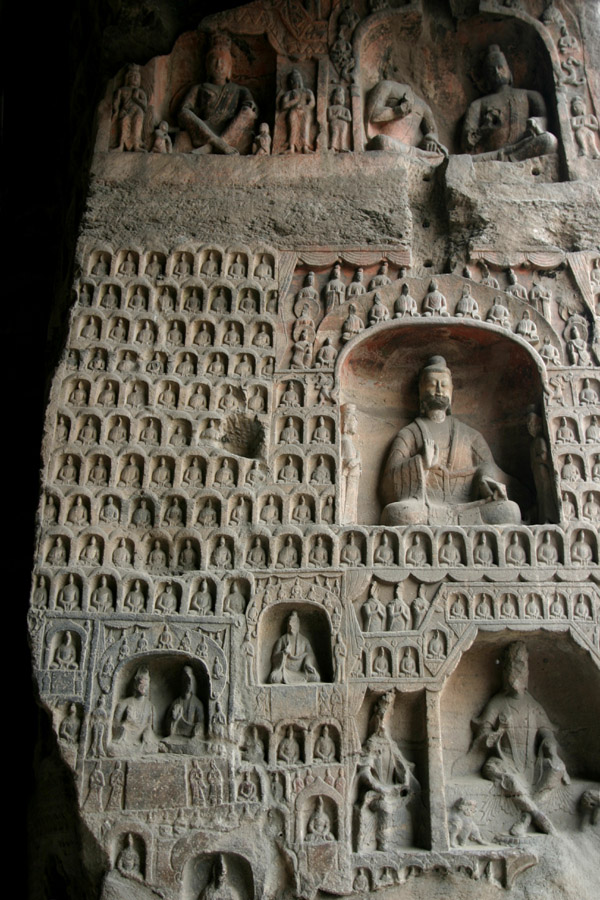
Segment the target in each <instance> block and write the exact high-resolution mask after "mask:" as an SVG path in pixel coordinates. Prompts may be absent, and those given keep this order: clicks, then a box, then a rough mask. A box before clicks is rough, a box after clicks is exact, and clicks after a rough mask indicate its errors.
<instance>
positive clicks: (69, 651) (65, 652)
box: [50, 631, 79, 669]
mask: <svg viewBox="0 0 600 900" xmlns="http://www.w3.org/2000/svg"><path fill="white" fill-rule="evenodd" d="M78 666H79V663H78V662H77V648H76V647H75V644H74V642H73V635H72V634H71V632H70V631H65V632H64V633H63V637H62V639H61V641H60V643H59V644H58V645H57V647H56V650H55V651H54V658H53V660H52V662H51V663H50V668H51V669H77V668H78Z"/></svg>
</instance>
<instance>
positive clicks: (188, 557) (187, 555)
mask: <svg viewBox="0 0 600 900" xmlns="http://www.w3.org/2000/svg"><path fill="white" fill-rule="evenodd" d="M178 562H179V567H180V568H181V569H184V570H186V571H191V570H192V569H197V568H198V554H197V553H196V550H195V549H194V547H193V546H192V542H191V540H190V539H189V538H187V539H186V541H185V543H184V545H183V548H182V550H181V553H180V554H179V560H178Z"/></svg>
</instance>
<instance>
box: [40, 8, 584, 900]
mask: <svg viewBox="0 0 600 900" xmlns="http://www.w3.org/2000/svg"><path fill="white" fill-rule="evenodd" d="M476 5H477V4H476ZM429 6H430V4H421V3H420V2H418V0H415V2H411V3H407V4H403V5H397V6H393V7H392V6H390V7H388V6H387V4H383V3H377V2H372V3H368V4H367V3H364V4H361V3H350V2H343V3H341V4H336V5H332V6H331V8H330V7H329V4H327V3H325V4H314V5H313V4H310V3H309V4H293V3H289V4H288V3H283V4H281V3H280V4H274V3H271V2H270V0H257V2H255V3H252V4H249V5H248V7H244V8H241V9H238V10H233V11H228V12H223V13H219V14H217V15H216V16H211V17H209V18H208V19H206V20H205V21H204V23H203V24H202V27H201V28H200V29H199V31H198V32H197V33H194V34H187V35H183V36H182V37H181V38H180V40H179V41H178V42H177V44H176V45H175V47H174V48H173V51H172V53H171V54H170V55H169V57H164V58H161V59H158V58H157V59H154V60H151V61H150V62H149V63H147V64H146V65H144V66H141V67H138V66H131V67H128V68H127V70H126V71H124V72H123V73H121V75H120V76H119V77H118V78H117V79H116V80H115V82H114V84H111V86H110V89H109V90H108V93H107V98H108V99H107V100H106V102H105V103H104V105H103V106H102V107H101V110H100V116H99V122H100V125H99V134H98V143H97V153H96V157H95V166H97V169H95V174H94V176H93V177H94V179H98V180H99V181H101V182H102V186H103V190H102V192H100V193H102V194H103V197H104V198H105V199H104V200H103V201H100V200H98V198H95V197H93V196H92V198H91V200H90V202H91V204H92V207H94V204H101V202H106V203H107V204H108V206H109V207H110V204H111V203H114V210H113V211H114V222H113V223H112V224H111V221H110V219H111V216H99V220H101V221H102V224H101V225H96V224H94V223H93V222H92V221H91V220H90V221H89V222H88V223H87V227H86V229H85V230H84V232H83V236H82V239H81V241H80V244H79V247H78V258H77V273H76V278H75V282H74V286H73V303H72V309H71V314H70V320H69V326H68V333H67V335H66V341H65V349H64V352H63V355H62V357H61V360H60V363H59V365H58V367H57V370H56V374H55V377H54V380H53V383H52V388H51V394H50V401H49V405H48V411H47V419H46V432H45V438H44V445H43V473H42V496H41V501H40V509H39V535H38V542H37V546H36V551H35V561H34V578H33V584H32V592H31V603H30V611H29V626H30V634H31V642H32V648H33V658H34V666H35V672H36V678H37V681H38V685H39V691H40V696H41V700H42V703H43V704H44V705H45V706H46V707H47V708H48V709H49V710H50V712H51V715H52V720H53V725H54V727H55V730H56V734H57V738H58V744H59V748H60V752H61V753H62V755H63V757H64V759H65V761H66V762H67V764H68V765H69V766H70V767H71V768H72V770H73V772H74V777H75V783H76V788H77V794H78V799H79V805H80V808H81V816H82V817H83V820H84V823H85V826H86V828H87V830H88V832H89V833H90V834H91V835H92V836H93V839H94V840H95V841H96V842H97V844H98V847H100V848H101V849H102V851H103V853H104V854H105V859H106V860H108V862H109V865H108V868H107V871H106V872H105V873H104V875H103V876H102V877H103V885H102V886H100V884H99V891H100V892H101V893H100V896H102V897H103V898H104V900H111V898H112V897H114V896H120V895H123V896H124V895H125V894H126V893H127V892H128V891H130V892H131V891H133V890H134V887H135V891H137V893H135V892H134V893H133V894H132V896H133V895H135V896H138V895H139V896H140V897H142V896H147V897H150V896H168V897H171V896H172V897H181V898H184V900H192V898H194V900H195V898H198V897H201V898H215V897H239V898H248V900H250V898H252V897H259V896H260V897H266V898H275V897H279V896H288V895H289V896H294V897H299V898H308V897H313V896H316V895H317V893H318V892H319V891H320V892H322V893H332V894H336V895H348V894H351V893H353V892H355V893H358V892H360V893H361V894H363V895H364V894H368V893H371V892H375V891H376V890H378V889H380V888H382V889H383V888H386V887H391V886H393V885H401V884H404V883H405V882H407V881H411V880H412V879H414V878H416V877H417V875H420V876H422V877H425V878H426V879H428V880H429V881H430V883H431V885H434V888H433V890H434V891H435V890H437V888H436V887H435V886H436V885H438V886H439V884H440V883H441V882H440V879H441V877H442V875H441V873H442V872H443V873H444V877H447V876H448V877H450V876H451V878H452V879H453V883H457V884H460V879H467V878H469V879H472V880H473V881H474V882H475V881H477V882H478V885H479V886H481V885H485V886H486V887H487V885H488V884H491V885H492V886H493V885H502V886H504V887H512V885H513V883H514V882H515V881H516V879H517V876H521V878H522V879H526V878H530V879H531V881H530V883H529V886H528V887H527V890H528V891H530V892H532V891H534V890H535V885H536V883H537V882H536V881H535V879H536V878H539V879H542V880H543V879H544V878H546V877H547V873H548V871H549V869H548V859H550V857H551V856H552V854H559V855H560V854H562V853H563V852H564V850H563V849H562V848H563V844H562V843H561V841H563V838H564V839H565V845H567V844H568V846H569V848H572V846H573V845H574V841H573V836H574V835H575V834H576V833H577V834H578V835H579V839H580V840H581V844H582V848H583V849H582V859H583V858H584V857H585V855H586V854H588V855H589V856H592V855H593V854H592V853H591V852H590V850H589V848H590V846H592V845H593V841H594V840H596V837H595V835H596V834H597V815H596V811H597V807H598V783H599V781H600V773H599V772H598V765H597V755H598V741H599V740H600V736H599V735H598V730H597V721H598V716H597V695H598V667H599V666H600V643H599V641H600V594H599V592H598V586H597V585H598V564H599V562H600V559H599V553H600V547H599V543H598V534H597V519H598V513H599V512H600V375H599V374H598V372H599V367H600V351H599V346H600V345H599V339H598V300H599V291H600V274H599V272H600V262H599V260H600V252H597V250H596V249H595V248H594V246H593V244H592V243H591V241H590V239H587V240H584V239H583V237H581V235H579V236H577V235H575V225H574V224H573V219H572V218H569V216H568V215H567V213H565V221H567V220H568V227H567V225H565V229H567V232H568V234H567V236H566V237H565V239H564V240H562V239H561V240H559V237H560V235H559V234H558V231H559V230H560V229H559V227H558V225H557V224H556V223H557V221H558V219H559V218H560V216H559V215H558V214H557V215H556V217H554V218H552V216H550V214H548V218H549V219H550V220H551V221H550V224H549V225H548V227H547V230H544V228H545V225H544V222H543V221H542V219H543V217H544V216H545V215H546V214H547V206H544V204H543V203H542V199H543V200H544V203H546V204H548V202H549V201H548V198H550V199H552V198H554V199H555V201H556V203H558V202H559V201H560V202H561V203H562V204H563V205H562V206H561V211H562V212H564V211H565V210H566V208H567V206H568V207H569V208H571V207H572V206H573V205H576V204H575V201H574V200H573V199H572V197H575V196H580V195H579V194H577V190H578V184H577V180H578V179H582V178H586V177H588V176H590V173H593V172H594V167H595V166H596V165H597V162H596V160H597V157H598V154H599V152H600V150H599V149H598V146H597V120H596V114H595V112H594V111H593V110H595V107H594V105H593V103H594V101H593V98H592V97H591V94H590V92H589V89H588V84H587V81H586V74H585V67H584V59H585V57H584V54H583V51H582V33H581V30H580V29H579V26H578V23H577V19H576V17H575V16H574V14H573V13H572V12H571V11H570V10H569V9H568V8H567V7H565V6H564V4H561V9H560V10H559V9H558V8H557V5H556V4H555V3H547V4H545V5H544V10H542V4H537V5H536V4H534V3H533V2H532V3H531V4H530V3H528V2H525V0H522V2H520V3H519V4H515V3H512V4H508V3H504V4H501V3H495V2H493V3H492V2H489V3H488V2H487V0H486V2H483V0H482V2H481V3H480V4H478V6H479V10H478V12H477V14H475V12H474V10H473V9H472V6H473V5H472V4H465V3H459V2H453V3H451V4H449V10H448V11H447V13H446V18H445V19H443V20H442V19H441V18H439V15H441V14H439V15H438V13H434V12H432V11H431V10H430V9H429ZM313 7H314V8H313ZM538 7H539V8H538ZM534 13H535V15H534ZM436 16H438V18H436ZM453 17H454V18H453ZM438 19H439V20H438ZM433 24H436V28H435V29H434V28H433ZM434 33H435V34H436V35H437V38H436V40H435V41H434V40H433V37H432V35H433V34H434ZM250 156H254V157H256V159H254V160H252V159H249V157H250ZM212 157H214V159H213V158H212ZM225 157H229V159H228V160H226V159H225ZM277 157H280V158H281V159H280V162H279V163H278V162H277ZM353 160H354V161H353ZM357 160H358V162H357ZM286 166H287V167H288V169H287V171H288V173H289V186H286V197H285V204H284V205H285V210H284V212H285V215H283V213H282V211H281V210H282V208H283V205H282V201H281V199H277V196H276V191H277V190H279V189H280V187H281V182H282V180H283V181H284V182H285V179H286V177H287V176H286V169H285V167H286ZM465 173H468V177H467V175H466V174H465ZM461 179H463V181H461ZM566 181H571V182H572V183H571V184H565V183H563V182H566ZM124 182H126V183H127V193H128V196H129V198H130V200H128V201H127V202H128V203H129V202H130V203H131V204H132V207H133V208H134V212H135V216H134V217H133V218H128V219H127V227H126V228H122V227H121V225H119V222H120V212H122V211H123V205H122V204H123V197H122V194H123V184H124ZM459 182H460V184H459ZM467 182H468V189H467V188H465V187H464V184H465V183H467ZM551 182H552V183H551ZM94 183H96V182H94ZM200 183H202V190H205V191H206V196H207V197H208V198H209V199H208V200H207V202H206V203H204V199H203V198H204V194H203V193H202V192H200V193H198V192H197V188H198V184H200ZM355 184H359V187H360V190H361V191H363V193H362V194H361V199H360V202H357V203H355V205H354V207H353V209H352V217H354V219H355V220H356V222H357V223H358V225H357V227H358V228H359V230H360V231H361V232H362V230H365V232H366V230H368V228H369V227H370V226H369V225H368V223H369V221H374V222H375V223H376V224H375V226H374V228H375V229H376V234H377V237H376V239H371V237H365V238H364V239H363V240H362V241H359V240H350V239H349V240H347V241H346V240H345V239H344V235H345V234H346V233H347V232H346V230H345V229H346V223H345V222H344V221H342V219H343V216H342V214H340V220H339V221H336V222H335V223H334V224H332V223H331V221H328V222H324V223H320V222H319V217H320V216H322V215H325V214H324V213H323V210H324V209H325V208H326V207H325V203H326V200H327V198H328V197H330V198H331V197H333V199H334V200H335V204H339V205H340V209H343V210H345V212H344V214H343V215H344V216H346V213H347V207H346V206H344V204H345V203H346V202H347V196H346V195H348V196H349V192H351V190H352V189H353V185H355ZM165 185H167V186H168V187H165ZM277 185H279V187H277ZM155 188H156V191H157V192H158V194H159V195H160V196H158V197H157V198H154V196H153V194H154V189H155ZM167 190H168V191H173V192H175V193H176V194H177V196H176V202H175V201H174V200H173V198H171V201H170V202H172V204H174V205H169V206H168V208H165V209H163V208H162V206H161V203H162V199H161V198H163V197H164V194H163V193H161V192H163V191H167ZM463 190H464V193H462V194H461V191H463ZM479 190H482V191H485V194H486V198H485V203H484V201H483V200H481V197H480V195H479V194H477V191H479ZM188 191H189V195H190V196H189V197H188ZM390 191H391V192H394V191H396V192H397V193H396V194H394V195H393V196H392V194H391V193H390V194H389V195H388V193H386V192H390ZM468 191H471V193H470V194H469V195H468V202H466V201H465V203H464V204H463V200H462V198H466V197H467V193H468ZM519 191H523V194H524V196H526V198H528V199H529V200H531V201H532V202H531V204H530V206H531V209H528V211H527V213H526V214H525V213H523V218H524V219H526V220H527V222H526V224H523V223H521V222H519V221H511V222H509V218H508V217H509V213H510V212H511V210H512V211H514V208H515V207H514V206H511V205H510V204H514V203H515V202H516V201H515V199H514V196H513V195H514V194H516V193H518V192H519ZM402 192H403V193H402ZM563 194H565V196H567V200H565V199H564V196H563ZM174 196H175V194H174ZM400 196H402V197H403V198H404V199H403V200H402V202H401V203H400V202H399V203H397V204H396V199H397V197H400ZM107 197H108V199H106V198H107ZM261 197H262V198H264V197H266V198H267V207H269V210H270V209H271V207H272V209H273V212H272V217H271V218H269V217H270V216H271V212H270V211H269V213H268V214H265V208H266V207H264V206H261V203H262V202H263V201H262V200H261ZM382 197H383V200H382V199H381V198H382ZM111 198H112V199H111ZM190 198H191V199H190ZM561 198H562V199H561ZM138 202H139V208H138V207H137V205H136V204H137V203H138ZM188 202H189V204H190V206H186V203H188ZM353 202H354V201H353ZM594 202H595V201H594ZM180 203H181V205H182V208H185V213H184V214H185V215H186V216H187V215H188V212H187V211H188V210H190V209H191V208H192V205H194V204H195V205H194V208H193V215H190V216H189V220H186V223H184V224H182V223H183V219H180V218H178V216H180V213H179V212H173V210H174V206H175V205H177V206H178V205H179V204H180ZM589 203H590V206H591V205H593V201H592V200H590V201H589ZM278 204H279V205H278ZM461 204H462V205H461ZM486 204H487V205H486ZM495 204H496V205H495ZM269 205H270V206H269ZM526 205H527V204H524V207H525V206H526ZM484 207H485V209H484ZM110 208H111V210H112V209H113V208H112V207H110ZM307 209H308V210H309V218H311V219H314V220H316V222H317V224H316V226H315V227H316V228H317V229H319V228H320V229H321V233H322V237H321V239H320V240H318V241H317V240H315V241H312V240H311V239H309V238H307V237H306V236H305V235H304V233H300V232H302V231H303V229H304V228H305V225H306V221H307V220H306V219H303V221H304V223H305V225H303V226H298V224H297V222H296V219H297V218H298V219H299V217H301V216H302V215H304V213H305V212H306V210H307ZM490 209H491V210H492V213H495V211H496V210H497V211H498V215H497V225H496V219H495V218H494V215H492V214H491V213H490ZM532 209H533V210H534V211H533V212H532V211H531V210H532ZM540 209H543V210H544V213H540ZM116 210H119V211H120V212H119V213H117V212H116ZM465 210H467V211H466V212H465ZM482 210H484V211H482ZM507 210H508V212H507ZM171 213H173V216H174V217H175V225H173V224H172V221H171ZM184 214H181V215H184ZM111 215H112V213H111ZM478 216H480V218H478ZM135 217H137V218H135ZM352 217H351V218H352ZM242 220H243V221H242ZM492 220H493V223H494V229H495V231H494V238H493V239H492V238H490V228H489V222H490V221H492ZM148 222H154V225H156V227H154V225H153V226H152V227H153V231H150V230H149V226H148ZM286 223H288V224H286ZM290 223H291V224H290ZM480 225H481V227H479V226H480ZM538 226H539V227H538ZM306 227H308V226H306ZM311 227H312V226H311ZM205 228H206V229H208V236H207V237H202V235H205V230H204V229H205ZM163 231H164V234H163V235H162V236H161V232H163ZM550 233H551V234H552V235H553V240H552V242H551V241H550V239H549V238H548V235H549V234H550ZM175 234H176V236H174V235H175ZM369 234H370V232H369ZM223 235H229V236H228V237H224V236H223ZM515 235H516V236H515ZM522 235H525V236H524V237H521V236H522ZM555 241H556V243H555ZM561 241H562V242H561ZM517 244H518V246H517ZM583 681H585V683H586V686H587V685H589V691H588V692H587V694H586V696H588V694H589V696H588V699H587V700H586V702H583V700H582V692H581V691H580V690H579V687H578V686H579V685H580V684H581V683H582V682H583ZM586 690H587V687H586ZM595 829H596V830H595ZM257 833H260V835H261V842H258V841H257V840H256V834H257ZM569 852H570V851H569ZM582 865H583V863H582ZM536 872H537V873H538V874H534V873H536ZM569 873H570V874H569ZM564 877H565V883H570V882H569V878H575V876H574V875H573V873H572V870H571V869H568V871H567V874H566V875H565V876H564ZM573 883H574V884H575V883H576V884H578V885H580V884H581V881H576V882H575V881H574V882H573ZM517 884H518V883H517ZM532 885H533V887H532ZM476 887H477V886H476ZM477 889H479V888H477ZM457 890H458V889H457ZM460 890H462V888H460ZM515 890H517V888H515ZM519 890H520V889H519ZM119 892H120V893H119ZM516 896H518V897H521V896H525V894H524V893H519V894H517V895H516Z"/></svg>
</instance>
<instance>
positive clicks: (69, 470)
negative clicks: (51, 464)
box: [56, 454, 77, 484]
mask: <svg viewBox="0 0 600 900" xmlns="http://www.w3.org/2000/svg"><path fill="white" fill-rule="evenodd" d="M56 477H57V480H58V481H62V483H63V484H75V483H76V481H77V466H76V465H75V464H74V462H73V457H72V456H71V455H70V454H69V455H68V456H67V458H66V459H65V461H64V463H63V464H62V466H61V467H60V469H59V470H58V474H57V476H56Z"/></svg>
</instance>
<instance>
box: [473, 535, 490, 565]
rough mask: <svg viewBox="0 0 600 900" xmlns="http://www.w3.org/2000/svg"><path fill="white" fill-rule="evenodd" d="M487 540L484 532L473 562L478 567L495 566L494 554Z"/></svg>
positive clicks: (475, 550) (474, 551)
mask: <svg viewBox="0 0 600 900" xmlns="http://www.w3.org/2000/svg"><path fill="white" fill-rule="evenodd" d="M487 540H488V539H487V535H486V534H485V532H484V533H483V534H482V535H481V537H480V538H479V542H478V544H477V545H476V546H475V548H474V550H473V562H474V563H475V565H476V566H493V565H494V553H493V551H492V548H491V547H490V546H489V544H488V542H487Z"/></svg>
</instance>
